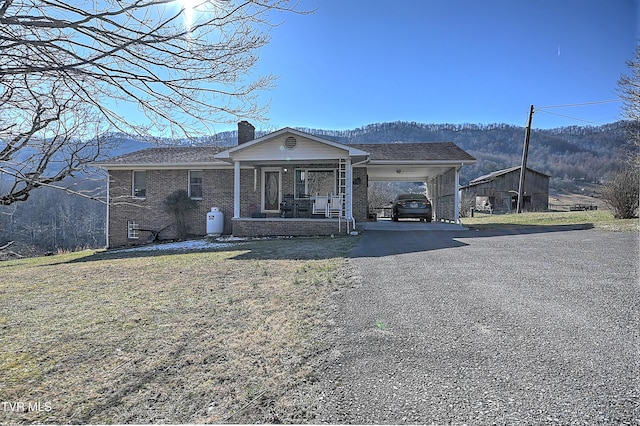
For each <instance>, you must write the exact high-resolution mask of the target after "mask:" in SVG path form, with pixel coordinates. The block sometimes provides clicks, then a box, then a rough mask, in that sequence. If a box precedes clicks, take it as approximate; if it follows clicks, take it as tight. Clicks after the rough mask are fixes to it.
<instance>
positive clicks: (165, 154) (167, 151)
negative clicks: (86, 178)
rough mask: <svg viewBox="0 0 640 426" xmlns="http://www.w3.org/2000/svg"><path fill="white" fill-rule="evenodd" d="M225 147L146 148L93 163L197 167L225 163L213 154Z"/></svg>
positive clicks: (117, 165) (100, 164)
mask: <svg viewBox="0 0 640 426" xmlns="http://www.w3.org/2000/svg"><path fill="white" fill-rule="evenodd" d="M224 149H225V147H216V146H181V147H164V148H146V149H142V150H139V151H134V152H130V153H128V154H122V155H118V156H117V157H112V158H110V159H108V160H105V161H98V162H95V163H93V164H94V165H95V166H98V167H102V168H106V169H111V168H118V167H129V168H130V167H178V166H182V167H198V166H212V165H226V164H227V163H225V162H223V161H220V160H216V159H215V158H214V155H215V154H217V153H218V152H220V151H223V150H224Z"/></svg>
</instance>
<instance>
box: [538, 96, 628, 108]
mask: <svg viewBox="0 0 640 426" xmlns="http://www.w3.org/2000/svg"><path fill="white" fill-rule="evenodd" d="M615 102H622V99H609V100H607V101H595V102H583V103H581V104H566V105H549V106H543V107H538V108H536V109H537V110H541V109H552V108H571V107H581V106H587V105H599V104H611V103H615Z"/></svg>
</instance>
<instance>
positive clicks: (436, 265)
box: [316, 227, 640, 424]
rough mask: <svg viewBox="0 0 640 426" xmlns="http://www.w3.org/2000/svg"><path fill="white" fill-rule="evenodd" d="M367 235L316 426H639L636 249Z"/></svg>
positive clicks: (586, 240)
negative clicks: (600, 425) (409, 425)
mask: <svg viewBox="0 0 640 426" xmlns="http://www.w3.org/2000/svg"><path fill="white" fill-rule="evenodd" d="M564 229H566V228H562V227H556V228H549V229H546V231H547V232H536V233H534V232H531V233H528V234H518V233H517V232H516V231H512V233H511V234H509V235H504V234H502V235H500V234H499V233H495V232H494V233H491V232H485V231H481V232H477V231H472V230H471V231H465V232H457V233H452V232H411V233H393V232H377V231H368V232H366V233H365V234H364V235H363V236H362V239H361V241H360V243H359V245H358V247H357V248H356V249H354V250H353V251H352V258H351V259H349V268H350V272H351V274H352V276H351V282H352V285H351V286H349V287H348V288H346V289H344V290H341V291H338V292H336V293H335V294H334V296H333V298H332V306H331V307H330V309H329V311H328V314H327V317H326V321H325V336H326V337H325V339H326V343H327V347H329V348H331V349H330V351H329V352H328V353H327V354H326V355H325V357H326V360H325V362H324V364H323V365H322V366H320V371H321V373H319V374H318V376H319V383H318V384H317V387H318V389H319V394H320V397H319V398H320V401H319V411H318V414H317V417H316V421H317V422H318V423H341V424H347V423H349V424H353V423H358V424H381V423H386V424H389V423H391V424H407V423H418V424H451V423H452V424H596V423H605V424H611V423H615V424H640V420H639V419H640V408H639V407H640V380H639V377H640V366H639V354H640V345H639V341H640V337H639V329H640V321H639V312H640V309H639V303H640V302H639V301H640V291H639V284H638V259H639V258H638V235H637V234H635V233H607V232H601V231H596V230H571V231H565V230H564Z"/></svg>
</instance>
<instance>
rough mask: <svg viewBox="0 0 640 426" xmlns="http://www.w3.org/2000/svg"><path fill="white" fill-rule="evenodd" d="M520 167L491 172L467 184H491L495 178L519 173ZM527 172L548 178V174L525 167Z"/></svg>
mask: <svg viewBox="0 0 640 426" xmlns="http://www.w3.org/2000/svg"><path fill="white" fill-rule="evenodd" d="M521 167H522V166H516V167H509V168H508V169H502V170H497V171H495V172H491V173H489V174H486V175H483V176H480V177H477V178H475V179H473V180H471V181H470V182H469V185H477V184H479V183H485V182H491V181H492V180H494V179H495V178H497V177H500V176H503V175H506V174H509V173H512V172H515V171H520V168H521ZM527 171H529V172H532V173H537V174H539V175H543V176H547V177H549V175H548V174H545V173H541V172H538V171H536V170H533V169H531V168H529V167H527Z"/></svg>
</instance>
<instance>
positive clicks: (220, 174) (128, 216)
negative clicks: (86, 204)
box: [107, 164, 368, 247]
mask: <svg viewBox="0 0 640 426" xmlns="http://www.w3.org/2000/svg"><path fill="white" fill-rule="evenodd" d="M274 166H279V165H277V164H276V165H274ZM297 167H299V168H324V169H326V168H337V164H335V165H326V164H323V165H319V164H306V165H296V168H297ZM192 170H199V169H197V168H194V169H192ZM233 174H234V172H233V170H232V169H217V170H206V169H205V170H202V191H203V193H202V199H200V200H196V203H197V205H198V207H197V209H196V210H194V211H192V212H190V213H189V217H188V220H189V224H190V226H189V233H190V234H192V235H197V236H204V235H206V217H207V213H208V212H209V211H211V207H218V208H219V209H220V211H221V212H222V213H223V215H224V231H223V232H224V234H231V233H233V234H234V235H238V234H236V225H232V219H233V193H234V189H233ZM132 175H133V173H132V170H110V171H109V193H110V208H109V235H108V236H107V241H108V244H109V247H120V246H128V245H139V244H145V243H146V242H147V241H148V240H149V239H150V238H151V236H152V233H151V232H148V231H143V232H140V237H139V238H138V239H130V238H128V235H127V224H128V222H129V221H134V222H136V223H137V224H139V225H140V228H141V229H146V230H155V231H160V230H162V231H161V232H160V233H159V235H158V237H159V238H160V239H163V240H164V239H173V238H176V236H177V235H176V230H175V226H174V225H173V223H174V221H175V220H174V218H173V217H172V215H170V214H168V213H165V212H164V204H163V203H164V200H165V199H166V198H167V196H168V195H170V194H171V193H173V192H174V191H176V190H179V189H183V190H187V191H188V189H189V170H187V169H184V170H164V169H163V170H147V171H146V185H147V187H146V198H144V199H136V198H133V197H132V196H131V188H132ZM294 177H295V173H294V168H293V167H291V168H288V172H287V173H282V193H283V195H284V194H289V193H293V192H294ZM255 178H256V180H255V185H254V170H253V169H242V170H241V171H240V216H241V217H246V218H250V217H251V216H252V215H253V214H254V213H258V212H260V203H261V187H262V169H261V168H260V167H257V168H256V169H255ZM357 178H359V183H358V184H354V185H353V203H352V206H353V216H354V218H355V219H356V221H357V222H359V221H363V220H366V217H367V211H368V200H367V176H366V168H356V169H354V171H353V179H354V180H357ZM320 223H321V222H320V221H313V222H312V223H311V224H306V223H303V222H300V223H298V224H296V226H300V231H297V232H294V231H293V230H292V228H291V225H292V223H289V225H288V226H285V225H281V224H278V225H273V229H274V231H263V230H262V229H264V227H262V226H261V227H260V229H256V231H259V232H261V233H264V232H268V233H269V235H275V234H273V232H276V231H275V230H279V232H287V233H284V234H280V235H293V233H295V234H296V235H330V234H333V233H337V221H336V222H335V227H334V226H333V222H329V223H327V224H322V225H321V224H320ZM245 225H246V224H243V225H240V228H238V232H248V231H245V229H247V228H246V226H248V225H246V226H245ZM343 225H344V223H343ZM333 228H335V229H333ZM280 229H281V230H280ZM315 229H317V230H315ZM256 235H257V234H256ZM263 235H267V234H263Z"/></svg>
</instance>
